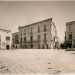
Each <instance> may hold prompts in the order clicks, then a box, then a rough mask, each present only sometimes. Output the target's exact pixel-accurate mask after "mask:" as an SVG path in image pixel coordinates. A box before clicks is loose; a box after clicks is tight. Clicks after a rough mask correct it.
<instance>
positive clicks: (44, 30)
mask: <svg viewBox="0 0 75 75" xmlns="http://www.w3.org/2000/svg"><path fill="white" fill-rule="evenodd" d="M44 32H46V25H45V24H44Z"/></svg>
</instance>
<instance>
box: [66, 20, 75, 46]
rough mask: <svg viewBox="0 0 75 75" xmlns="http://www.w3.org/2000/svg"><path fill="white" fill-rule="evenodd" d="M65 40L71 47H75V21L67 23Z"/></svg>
mask: <svg viewBox="0 0 75 75" xmlns="http://www.w3.org/2000/svg"><path fill="white" fill-rule="evenodd" d="M65 42H66V43H67V45H69V47H75V21H71V22H67V23H66V33H65Z"/></svg>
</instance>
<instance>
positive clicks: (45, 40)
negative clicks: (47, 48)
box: [44, 34, 47, 43]
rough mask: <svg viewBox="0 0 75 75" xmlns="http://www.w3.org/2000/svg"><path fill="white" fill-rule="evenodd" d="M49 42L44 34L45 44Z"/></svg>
mask: <svg viewBox="0 0 75 75" xmlns="http://www.w3.org/2000/svg"><path fill="white" fill-rule="evenodd" d="M46 42H47V39H46V34H44V43H46Z"/></svg>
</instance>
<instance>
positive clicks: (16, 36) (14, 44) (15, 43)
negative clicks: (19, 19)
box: [12, 32, 20, 48]
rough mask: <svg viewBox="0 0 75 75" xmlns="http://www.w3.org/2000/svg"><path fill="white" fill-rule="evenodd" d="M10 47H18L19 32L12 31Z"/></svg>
mask: <svg viewBox="0 0 75 75" xmlns="http://www.w3.org/2000/svg"><path fill="white" fill-rule="evenodd" d="M12 36H13V37H12V48H20V39H19V32H16V33H12Z"/></svg>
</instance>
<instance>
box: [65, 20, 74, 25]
mask: <svg viewBox="0 0 75 75" xmlns="http://www.w3.org/2000/svg"><path fill="white" fill-rule="evenodd" d="M71 23H75V21H70V22H66V25H68V24H71Z"/></svg>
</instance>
